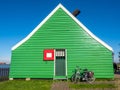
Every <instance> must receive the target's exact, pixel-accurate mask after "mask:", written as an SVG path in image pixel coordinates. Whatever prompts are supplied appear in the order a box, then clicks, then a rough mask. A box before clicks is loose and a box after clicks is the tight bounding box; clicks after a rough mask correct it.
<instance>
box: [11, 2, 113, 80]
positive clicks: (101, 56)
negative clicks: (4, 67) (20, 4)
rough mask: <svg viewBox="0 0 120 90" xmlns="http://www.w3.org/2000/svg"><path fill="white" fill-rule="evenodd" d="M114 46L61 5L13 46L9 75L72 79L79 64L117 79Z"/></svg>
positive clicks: (97, 76) (104, 75)
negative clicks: (101, 38)
mask: <svg viewBox="0 0 120 90" xmlns="http://www.w3.org/2000/svg"><path fill="white" fill-rule="evenodd" d="M112 53H113V50H112V48H111V47H110V46H109V45H107V44H106V43H105V42H103V41H102V40H100V39H99V38H98V37H96V36H95V35H94V34H93V33H92V32H90V30H89V29H87V28H86V27H85V26H84V25H83V24H82V23H81V22H80V21H79V20H78V19H77V18H76V17H74V16H73V15H72V14H71V13H70V12H69V11H68V10H67V9H66V8H65V7H64V6H63V5H61V4H59V5H58V6H57V7H56V8H55V9H54V10H53V11H52V12H51V13H50V14H49V15H48V16H47V17H46V18H45V19H44V20H43V21H42V22H41V23H40V24H39V25H38V26H37V27H36V28H35V29H34V30H33V31H32V32H31V33H30V34H29V35H28V36H27V37H26V38H24V39H23V40H22V41H20V42H19V43H17V44H16V45H15V46H13V47H12V56H11V65H10V74H9V78H53V79H58V78H70V77H71V75H72V74H73V70H74V69H75V67H76V66H79V67H80V68H88V69H89V70H92V71H94V73H95V77H96V78H113V76H114V74H113V60H112Z"/></svg>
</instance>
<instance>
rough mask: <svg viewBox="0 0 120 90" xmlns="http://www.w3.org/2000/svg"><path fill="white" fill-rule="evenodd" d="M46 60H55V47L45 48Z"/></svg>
mask: <svg viewBox="0 0 120 90" xmlns="http://www.w3.org/2000/svg"><path fill="white" fill-rule="evenodd" d="M44 60H54V49H46V50H44Z"/></svg>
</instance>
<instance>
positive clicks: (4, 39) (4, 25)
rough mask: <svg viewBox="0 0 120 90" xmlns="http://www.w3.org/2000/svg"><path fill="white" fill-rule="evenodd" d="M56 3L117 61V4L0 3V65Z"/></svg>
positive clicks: (101, 0)
mask: <svg viewBox="0 0 120 90" xmlns="http://www.w3.org/2000/svg"><path fill="white" fill-rule="evenodd" d="M59 3H61V4H63V6H64V7H66V8H67V9H68V10H69V11H70V12H73V11H74V10H75V9H80V11H81V13H80V14H79V15H78V16H77V18H78V19H79V20H80V21H81V22H82V23H83V24H84V25H85V26H86V27H87V28H88V29H89V30H90V31H91V32H92V33H94V34H95V35H96V36H97V37H99V38H100V39H101V40H103V41H104V42H106V43H107V44H108V45H110V46H111V47H112V48H113V50H114V53H115V61H118V51H120V45H119V44H120V0H0V61H4V62H8V63H9V62H10V59H11V48H12V46H14V45H15V44H16V43H17V42H19V41H21V40H22V39H23V38H25V37H26V36H27V35H28V34H29V33H30V32H31V31H32V30H33V29H34V28H35V27H36V26H37V25H38V24H39V23H40V22H41V21H42V20H43V19H44V18H45V17H46V16H47V15H48V14H49V13H50V12H51V11H52V10H53V9H54V8H55V7H56V6H57V5H58V4H59Z"/></svg>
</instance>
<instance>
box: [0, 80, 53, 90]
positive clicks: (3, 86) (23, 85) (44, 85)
mask: <svg viewBox="0 0 120 90" xmlns="http://www.w3.org/2000/svg"><path fill="white" fill-rule="evenodd" d="M52 82H53V81H52V80H30V81H25V80H13V81H4V82H0V90H50V88H51V85H52Z"/></svg>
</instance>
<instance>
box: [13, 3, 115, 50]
mask: <svg viewBox="0 0 120 90" xmlns="http://www.w3.org/2000/svg"><path fill="white" fill-rule="evenodd" d="M60 8H61V9H62V10H63V11H64V12H65V13H66V14H68V15H69V16H70V17H71V18H72V19H73V20H74V21H75V22H76V23H77V24H78V25H79V26H80V27H81V28H83V30H85V32H87V33H88V34H89V35H90V36H91V37H92V38H93V39H95V40H96V41H98V42H99V43H100V44H102V45H103V46H105V47H106V48H107V49H109V50H110V51H112V52H113V49H112V48H111V47H110V46H109V45H107V44H106V43H105V42H103V41H102V40H101V39H99V38H98V37H96V36H95V35H94V34H93V33H92V32H90V30H89V29H87V28H86V27H85V26H84V25H83V24H82V23H81V22H80V21H79V20H78V19H77V18H76V17H74V16H73V15H72V14H71V13H70V12H69V11H68V10H67V9H66V8H65V7H64V6H63V5H62V4H59V5H58V6H57V7H56V8H55V9H54V10H53V11H52V12H51V13H50V14H49V15H48V16H47V17H46V18H45V19H44V20H43V21H42V22H41V23H40V24H39V25H38V26H37V27H36V28H35V29H34V30H33V31H32V32H31V33H30V34H29V35H28V36H27V37H26V38H24V39H23V40H22V41H20V42H19V43H17V44H16V45H15V46H13V47H12V50H15V49H16V48H17V47H19V46H20V45H22V44H23V43H24V42H26V41H27V40H28V39H29V38H30V37H31V36H32V35H34V33H35V32H37V31H38V30H39V28H41V27H42V25H43V24H44V23H46V21H47V20H48V19H49V18H50V17H51V16H52V15H54V13H55V12H56V11H57V10H58V9H60Z"/></svg>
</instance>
